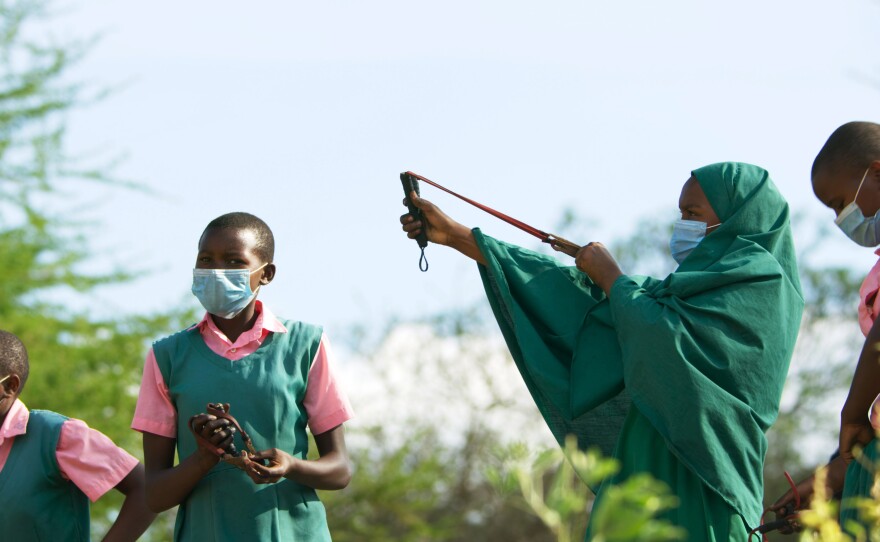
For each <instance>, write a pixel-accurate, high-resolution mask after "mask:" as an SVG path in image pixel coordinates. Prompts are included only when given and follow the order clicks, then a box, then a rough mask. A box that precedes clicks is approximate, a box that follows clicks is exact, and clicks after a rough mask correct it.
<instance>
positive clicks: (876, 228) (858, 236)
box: [834, 166, 880, 247]
mask: <svg viewBox="0 0 880 542" xmlns="http://www.w3.org/2000/svg"><path fill="white" fill-rule="evenodd" d="M869 171H871V168H870V166H869V167H868V169H866V170H865V174H864V175H862V180H861V182H860V183H859V188H858V189H857V190H856V196H855V197H854V198H853V200H852V203H850V204H849V205H847V206H846V207H844V208H843V211H840V214H839V215H837V219H836V220H835V221H834V223H835V224H837V227H839V228H840V229H841V230H843V233H845V234H846V236H847V237H849V238H850V239H852V240H853V241H855V242H856V243H858V244H860V245H862V246H863V247H875V246H877V245H880V211H877V213H875V214H874V216H872V217H870V218H866V217H865V215H864V214H862V209H861V208H860V207H859V206H858V204H856V200H858V199H859V192H861V190H862V185H863V184H865V179H866V178H867V177H868V172H869Z"/></svg>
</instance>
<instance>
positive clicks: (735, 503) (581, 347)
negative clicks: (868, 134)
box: [474, 163, 803, 542]
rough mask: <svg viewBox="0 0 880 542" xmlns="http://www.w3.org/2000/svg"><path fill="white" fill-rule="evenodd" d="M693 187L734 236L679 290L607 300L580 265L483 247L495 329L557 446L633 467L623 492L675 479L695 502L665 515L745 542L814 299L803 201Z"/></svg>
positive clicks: (733, 178) (734, 183)
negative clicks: (634, 479) (642, 477)
mask: <svg viewBox="0 0 880 542" xmlns="http://www.w3.org/2000/svg"><path fill="white" fill-rule="evenodd" d="M693 175H694V177H696V179H697V181H698V182H699V183H700V186H701V187H702V189H703V191H704V192H705V194H706V196H707V198H708V200H709V202H710V203H711V205H712V208H713V209H714V210H715V213H716V214H717V215H718V217H719V218H720V220H721V225H720V226H719V227H718V228H716V229H715V230H714V231H713V232H712V233H710V234H709V235H707V236H706V238H705V239H704V240H703V241H702V242H701V243H700V244H699V245H698V246H697V247H696V248H695V249H694V251H693V252H692V253H691V254H690V255H689V256H688V257H687V258H686V259H685V260H684V261H683V262H682V264H681V265H680V266H679V268H678V269H677V270H676V271H675V272H674V273H672V274H671V275H669V276H668V277H666V278H665V279H663V280H657V279H653V278H648V277H637V276H626V275H624V276H621V277H620V278H618V279H617V280H616V281H615V283H614V285H613V287H612V289H611V292H610V295H609V296H608V297H606V296H605V294H604V292H603V291H602V290H601V289H600V288H599V287H598V286H596V285H595V284H593V283H592V282H591V281H590V279H589V278H588V277H587V276H586V275H585V274H584V273H582V272H580V271H579V270H578V269H576V268H574V267H566V266H563V265H561V264H560V263H559V262H558V261H557V260H556V259H554V258H550V257H547V256H544V255H541V254H538V253H535V252H532V251H529V250H525V249H522V248H518V247H515V246H512V245H508V244H505V243H502V242H499V241H497V240H494V239H492V238H489V237H487V236H485V235H483V234H482V233H481V232H480V231H479V230H474V235H475V237H476V240H477V243H478V245H479V247H480V249H481V251H482V253H483V255H484V257H485V259H486V260H487V265H485V266H482V265H481V266H480V273H481V275H482V279H483V284H484V286H485V290H486V294H487V296H488V297H489V302H490V304H491V306H492V309H493V312H494V314H495V317H496V319H497V321H498V323H499V326H500V327H501V331H502V333H503V335H504V337H505V339H506V342H507V345H508V347H509V348H510V351H511V354H512V356H513V359H514V361H515V362H516V365H517V367H518V368H519V371H520V373H521V374H522V376H523V378H524V380H525V382H526V385H527V387H528V389H529V391H530V392H531V395H532V397H533V398H534V400H535V402H536V403H537V406H538V408H539V410H540V411H541V414H542V415H543V417H544V419H545V420H546V422H547V424H548V425H549V426H550V429H551V430H552V431H553V434H554V435H555V436H556V438H557V440H558V441H559V442H560V443H561V442H562V441H563V440H564V438H565V436H566V435H567V434H574V435H576V436H577V438H578V443H579V445H580V446H581V447H582V448H584V449H586V448H587V447H590V446H599V447H600V448H601V449H602V450H603V452H604V453H605V454H607V455H613V456H614V457H616V458H617V459H619V460H620V462H621V467H622V468H621V472H620V473H619V475H618V476H617V477H615V479H614V480H612V481H617V480H621V479H623V478H626V477H628V476H629V475H631V474H634V473H639V472H648V473H650V474H652V475H653V476H655V477H656V478H658V479H660V480H662V481H664V482H666V483H667V484H668V485H669V486H670V487H671V488H672V490H673V492H674V493H675V494H676V495H677V496H678V497H679V499H680V503H681V504H680V506H679V507H678V508H676V509H675V510H673V511H672V512H669V513H668V514H666V517H667V518H668V519H670V520H671V521H672V522H673V523H674V524H676V525H679V526H681V527H683V528H685V529H686V530H687V531H688V534H689V538H688V539H689V540H693V541H701V542H702V541H728V540H737V541H738V542H741V541H743V540H745V538H746V532H747V527H748V528H751V527H754V526H756V525H757V523H758V522H759V518H760V515H761V510H762V497H763V476H762V468H763V461H764V456H765V452H766V448H767V441H766V438H765V432H766V431H767V429H768V428H769V427H770V425H771V424H772V423H773V422H774V421H775V419H776V416H777V413H778V409H779V400H780V396H781V393H782V386H783V381H784V380H785V375H786V373H787V371H788V365H789V362H790V359H791V354H792V351H793V348H794V343H795V339H796V337H797V332H798V327H799V325H800V320H801V314H802V311H803V297H802V295H801V288H800V281H799V279H798V275H797V266H796V262H795V252H794V246H793V242H792V236H791V229H790V225H789V211H788V205H787V203H786V202H785V200H784V199H783V197H782V196H781V195H780V194H779V192H778V191H777V189H776V187H775V186H774V184H773V182H772V181H771V180H770V177H769V175H768V174H767V172H766V171H764V170H763V169H761V168H759V167H756V166H752V165H748V164H741V163H722V164H714V165H711V166H707V167H704V168H701V169H698V170H695V171H694V172H693ZM594 489H598V491H599V492H598V496H597V502H598V503H599V504H601V501H602V498H603V492H602V490H601V488H594ZM591 534H592V533H591V532H590V531H589V528H588V533H587V539H589V538H590V537H591Z"/></svg>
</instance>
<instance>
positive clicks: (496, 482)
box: [0, 1, 861, 542]
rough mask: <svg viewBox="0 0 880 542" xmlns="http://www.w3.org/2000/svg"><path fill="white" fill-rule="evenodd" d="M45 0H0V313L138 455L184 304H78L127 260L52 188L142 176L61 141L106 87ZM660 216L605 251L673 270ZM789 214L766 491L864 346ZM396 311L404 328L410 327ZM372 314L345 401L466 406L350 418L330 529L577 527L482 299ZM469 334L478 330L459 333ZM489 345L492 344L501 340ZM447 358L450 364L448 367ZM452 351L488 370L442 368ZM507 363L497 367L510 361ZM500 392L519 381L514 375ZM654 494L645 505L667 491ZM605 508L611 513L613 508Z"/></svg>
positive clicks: (109, 505)
mask: <svg viewBox="0 0 880 542" xmlns="http://www.w3.org/2000/svg"><path fill="white" fill-rule="evenodd" d="M47 5H48V4H47V3H46V2H41V1H21V2H15V1H0V70H2V71H0V261H2V262H3V264H2V265H0V328H3V329H6V330H8V331H11V332H13V333H15V334H16V335H18V336H19V337H21V339H22V340H23V341H24V342H25V344H26V345H27V347H28V349H29V351H30V356H31V364H32V373H31V377H30V380H29V381H28V384H27V388H26V390H25V392H24V395H23V399H24V400H25V401H26V403H27V404H28V406H29V407H31V408H45V409H51V410H55V411H58V412H61V413H64V414H66V415H68V416H72V417H76V418H81V419H83V420H86V421H87V422H88V423H89V424H90V425H91V426H92V427H95V428H97V429H99V430H100V431H102V432H104V433H105V434H107V435H108V436H110V437H111V438H112V439H113V440H114V441H115V442H116V443H118V444H119V445H121V446H122V447H124V448H126V449H128V450H129V451H131V452H132V453H134V454H135V455H137V456H141V443H140V435H139V434H137V433H136V432H134V431H132V430H130V429H129V423H130V420H131V415H132V412H133V409H134V404H135V398H136V393H137V386H138V384H139V382H140V375H141V368H142V363H143V357H144V354H145V352H146V349H147V348H148V346H149V343H150V341H151V340H153V339H155V338H158V337H161V336H163V335H165V334H167V333H170V332H172V331H175V330H177V329H180V328H182V327H184V326H185V325H186V324H188V323H190V322H192V321H194V320H195V318H196V317H197V315H196V314H193V313H191V312H189V311H187V310H184V309H182V308H181V309H175V308H171V309H169V310H168V311H167V312H165V313H161V314H147V315H145V314H139V313H138V312H137V307H136V303H132V310H131V312H130V313H128V314H118V315H116V316H114V317H113V318H107V319H95V318H93V317H92V316H91V315H90V314H89V311H88V310H87V308H85V307H86V305H85V304H84V303H81V302H79V301H78V300H81V299H84V298H87V297H88V296H89V294H90V292H93V291H95V289H97V288H100V287H101V286H104V285H107V284H113V283H118V282H122V281H128V280H132V279H133V277H134V276H135V275H136V274H137V273H139V272H141V271H142V269H139V268H136V267H133V266H121V267H120V268H119V269H118V270H115V271H112V272H97V273H95V272H91V271H90V270H89V266H88V262H89V259H90V257H91V256H92V254H90V252H89V243H88V238H89V237H90V236H95V235H100V232H101V229H102V228H105V227H112V225H108V224H93V223H89V222H85V221H83V220H82V219H81V218H80V217H81V216H82V213H81V211H82V209H81V208H77V207H72V206H70V205H69V204H68V203H67V202H68V201H69V196H70V195H71V194H74V193H76V194H82V193H84V192H85V193H87V191H88V189H89V186H90V185H94V184H95V183H100V184H102V185H114V186H116V187H118V190H142V188H141V187H139V186H137V185H132V184H130V183H127V182H125V181H123V180H120V179H116V178H115V177H114V169H113V164H114V159H115V157H101V156H98V157H85V158H84V157H81V156H68V155H67V154H66V153H65V128H66V120H67V117H68V113H69V112H70V111H71V110H73V109H75V108H79V107H94V106H98V107H99V106H100V98H101V96H102V95H103V93H104V89H101V88H97V89H95V88H92V87H89V86H86V85H82V84H80V83H78V82H77V81H76V77H75V66H76V63H77V61H78V60H79V59H81V58H82V57H83V55H86V54H88V51H89V47H90V45H91V42H90V41H88V40H85V41H79V42H64V43H56V42H52V41H51V40H48V39H46V38H45V37H44V36H42V35H40V34H39V33H34V32H31V31H30V30H29V25H31V24H33V23H36V22H39V21H40V20H41V19H42V18H44V17H46V16H47V12H46V8H47ZM389 182H392V183H393V182H394V179H389ZM145 197H149V196H148V194H146V193H145ZM77 201H80V199H77ZM93 203H94V204H95V205H100V203H101V202H93ZM668 218H669V217H662V218H658V219H654V220H648V221H645V222H643V223H642V225H641V227H640V228H639V229H638V233H637V234H636V235H635V236H633V237H631V238H628V239H623V240H620V241H619V242H618V243H616V245H615V246H614V247H613V251H614V253H615V255H617V256H618V258H619V259H620V262H621V265H622V267H623V268H624V269H627V270H631V271H633V272H637V273H644V274H654V275H663V274H665V273H668V272H669V271H671V269H672V268H671V265H672V262H671V259H670V258H669V257H668V255H667V248H666V247H667V240H668V238H669V233H670V223H671V220H669V219H668ZM588 226H589V224H585V223H584V222H583V221H581V220H579V218H578V217H577V215H576V213H574V212H569V213H566V215H565V216H564V217H562V220H561V221H560V224H559V229H558V231H560V233H561V234H563V235H565V236H566V237H571V238H581V237H582V236H581V235H580V234H579V233H578V232H579V231H580V230H581V229H584V228H587V227H588ZM795 226H796V228H797V229H798V232H799V236H800V238H802V239H803V238H808V239H812V240H813V242H810V243H808V244H804V243H802V245H808V246H805V247H804V248H805V249H806V250H804V253H803V257H802V259H801V264H802V278H803V283H804V290H805V293H806V295H807V311H806V313H805V315H804V321H803V326H802V331H801V335H800V339H799V345H798V349H797V352H796V356H795V359H794V361H793V363H792V370H791V375H790V379H789V381H788V384H787V388H786V392H785V399H784V405H783V409H782V411H781V412H780V416H779V420H778V422H777V423H776V424H775V425H774V427H773V429H772V430H771V432H770V434H769V439H770V448H769V450H770V451H769V455H768V457H767V462H766V470H765V479H766V486H767V498H766V501H767V502H772V501H773V500H775V498H776V497H777V496H778V495H780V494H781V493H782V492H783V491H784V490H785V489H786V487H787V486H786V482H785V478H784V476H783V471H784V470H787V471H789V472H791V474H792V475H793V476H794V477H795V478H796V479H798V478H800V477H804V476H805V475H807V474H808V473H809V472H810V471H811V470H812V469H813V468H814V467H815V466H817V464H819V463H821V462H822V461H823V460H824V458H825V457H826V456H827V455H829V454H830V453H831V452H833V449H832V448H833V442H834V435H835V432H836V421H837V412H838V410H839V407H840V402H841V399H842V397H843V393H845V389H846V386H847V384H848V381H849V378H850V376H851V373H852V369H853V367H854V362H855V359H856V358H855V355H856V352H857V350H858V349H859V347H860V345H861V336H860V334H859V333H858V329H857V325H856V320H855V303H856V293H857V287H858V284H859V282H860V278H861V273H857V272H854V271H853V270H851V269H847V268H842V267H841V268H838V267H833V266H832V267H829V266H823V265H821V264H817V263H816V258H815V257H813V256H811V253H812V252H813V251H817V250H820V247H821V246H822V243H823V239H824V237H825V232H824V231H823V230H822V229H821V228H817V227H815V226H814V225H813V224H809V223H806V222H805V221H803V220H797V221H796V225H795ZM71 292H74V293H75V295H71ZM133 301H134V300H133ZM372 325H373V326H374V328H373V329H375V323H373V324H372ZM411 325H417V327H416V328H412V327H407V326H411ZM384 329H386V330H387V331H386V332H384V333H381V334H379V335H378V336H376V334H375V332H371V331H370V330H368V329H352V330H350V332H349V333H348V336H345V337H336V338H335V340H336V341H338V342H340V343H342V344H345V345H347V346H348V352H349V353H350V355H352V356H353V357H356V358H357V359H358V360H360V361H359V363H360V364H361V367H360V369H359V370H360V371H362V372H364V373H370V374H373V375H375V376H376V378H377V379H378V381H379V382H380V385H379V387H377V388H376V389H372V390H370V392H369V393H368V394H367V393H358V391H357V390H352V392H353V393H352V396H353V399H355V398H356V399H358V401H356V402H355V408H356V410H358V411H361V410H365V411H369V406H372V405H368V404H367V403H371V404H372V403H376V404H378V405H380V406H381V405H383V404H389V403H388V402H389V401H393V400H394V398H395V396H396V395H398V394H399V393H400V388H399V387H397V386H396V384H395V383H396V382H397V381H395V378H396V377H398V376H399V373H400V372H401V371H419V370H422V369H423V368H424V367H425V366H426V365H427V366H428V367H429V368H430V367H432V366H433V367H435V368H437V367H443V368H447V369H448V368H450V367H452V369H449V370H446V371H445V372H440V373H437V372H431V373H430V375H429V376H424V378H425V379H426V380H428V379H430V381H431V385H433V386H434V387H439V388H440V389H442V390H445V392H446V393H448V397H447V398H448V403H445V404H442V405H437V409H438V410H446V409H455V408H459V409H461V411H462V412H465V413H467V415H466V416H464V415H460V416H456V419H458V420H459V421H461V423H460V424H459V425H458V426H456V428H455V431H454V437H453V438H450V437H449V432H450V427H449V425H448V423H447V422H445V421H442V420H443V418H442V416H435V415H434V413H433V412H425V411H420V410H419V409H418V407H415V406H413V408H412V410H411V411H409V412H405V413H404V414H406V415H403V416H398V417H396V418H394V419H392V420H389V419H384V418H382V416H381V415H376V416H369V415H368V416H364V418H363V419H358V420H355V421H354V423H352V424H350V425H351V427H350V428H348V434H349V440H350V448H351V453H352V456H353V459H354V462H355V464H356V466H357V467H356V468H357V472H356V476H355V478H354V481H353V482H352V484H351V486H350V487H349V488H348V489H346V490H344V491H341V492H333V493H325V494H323V495H322V498H323V499H324V500H325V502H326V504H327V509H328V514H329V517H330V522H331V530H332V532H333V535H334V539H335V540H339V541H342V542H345V541H372V540H375V541H388V540H396V541H414V542H415V541H435V540H436V541H442V540H468V541H475V540H476V541H479V540H482V541H487V542H488V541H499V542H500V541H505V542H510V541H517V540H529V541H551V540H580V539H581V538H582V536H583V534H582V533H583V529H584V525H585V524H586V520H587V518H588V513H589V509H590V507H591V504H592V498H591V496H590V494H589V492H588V491H587V490H586V489H585V487H584V486H583V485H581V484H580V483H579V482H577V481H576V478H577V477H576V476H573V474H575V471H573V470H571V467H570V466H567V465H569V463H565V462H563V460H562V455H561V454H562V452H561V451H560V450H559V449H558V448H556V447H554V446H553V445H552V440H550V439H549V438H548V436H549V433H547V434H545V435H544V438H542V439H538V440H537V441H535V440H529V441H527V442H525V443H523V442H516V438H513V439H512V438H511V437H510V435H509V432H507V434H505V431H504V426H505V423H506V421H505V420H506V417H507V416H510V412H511V409H512V408H513V407H514V406H515V405H514V404H513V403H514V402H515V401H514V400H513V399H511V397H510V394H509V393H507V394H505V389H507V388H509V386H508V383H506V382H503V381H500V380H499V379H498V378H497V374H495V373H496V372H495V371H493V370H488V369H485V368H487V367H492V366H493V365H492V363H495V362H496V361H492V360H495V359H496V358H497V356H498V352H499V342H498V333H497V329H496V328H495V326H494V322H492V321H491V315H490V314H489V313H488V311H487V310H486V309H485V307H477V308H470V307H469V308H463V309H462V310H461V311H460V312H457V313H454V314H441V315H433V316H430V317H426V318H425V319H424V320H423V321H421V322H415V323H413V322H388V323H387V325H385V326H384ZM413 329H418V330H421V331H418V333H422V334H426V335H425V336H424V337H423V338H422V339H421V340H422V341H423V342H422V344H421V346H420V347H419V355H418V356H413V355H409V357H410V358H412V357H416V358H417V359H416V360H409V361H408V362H407V363H408V364H406V363H403V362H401V363H403V366H404V367H405V368H404V369H401V365H399V364H398V361H400V360H401V358H398V359H397V360H392V361H393V362H391V363H389V356H388V355H387V354H388V351H387V348H388V343H389V340H390V339H391V338H393V337H394V334H395V333H396V332H401V330H403V332H402V333H404V335H407V334H412V333H416V332H413V331H412V330H413ZM481 337H482V338H485V340H474V339H475V338H477V339H479V338H481ZM493 338H494V339H493ZM449 340H451V341H452V342H453V343H454V344H455V345H456V346H455V349H454V351H453V352H451V353H446V354H442V353H441V354H433V353H431V352H432V345H439V344H441V343H442V344H444V345H448V344H449ZM493 340H494V343H493V342H492V341H493ZM432 341H440V342H436V343H435V342H432ZM487 341H488V343H489V344H492V345H493V346H491V347H488V346H487ZM438 351H439V349H438ZM500 351H501V352H502V354H503V347H501V349H500ZM406 357H407V355H406V354H404V355H403V358H406ZM453 359H454V360H457V361H458V363H459V365H453V364H452V361H451V360H453ZM503 361H504V362H506V361H507V360H503ZM462 364H464V365H467V366H468V367H470V368H472V369H473V368H475V367H476V368H484V369H485V370H469V371H467V372H465V371H461V370H458V369H456V368H461V367H462V366H463V365H462ZM506 365H507V367H508V370H510V369H511V367H512V363H507V364H506ZM474 379H477V380H481V381H482V382H481V383H480V386H481V387H480V388H479V389H480V390H481V391H480V392H479V393H480V394H481V396H480V397H476V396H474V394H470V395H469V394H468V393H467V391H468V390H470V389H471V387H472V386H474V385H475V382H473V380H474ZM507 391H508V392H509V389H508V390H507ZM515 391H516V392H517V393H520V392H522V393H523V394H524V393H525V388H524V387H520V388H517V389H516V390H515ZM380 410H381V408H380ZM522 415H523V416H525V418H526V419H529V420H531V422H530V423H533V424H535V425H540V423H541V422H540V419H539V417H538V414H537V411H536V410H535V409H534V408H531V407H528V408H526V411H525V412H524V413H522ZM491 420H495V421H494V422H492V421H491ZM514 436H516V435H514ZM829 443H831V444H830V445H829ZM569 456H577V457H578V458H579V459H578V460H577V461H581V464H582V467H583V462H584V461H587V462H588V463H589V462H591V463H589V464H590V465H591V466H590V467H589V468H582V469H581V472H580V474H581V476H582V477H590V476H597V475H598V474H597V473H602V472H606V471H607V470H608V469H613V464H608V463H603V462H602V461H601V460H600V459H599V458H597V457H595V456H589V455H588V454H587V455H584V454H580V455H578V454H577V453H576V452H574V451H572V450H569ZM585 458H586V459H585ZM577 461H575V462H574V464H575V465H577ZM575 470H577V468H575ZM636 486H638V487H636ZM626 491H629V492H630V493H626V492H624V495H623V496H622V497H621V499H623V500H622V501H621V502H627V501H626V499H635V500H636V501H637V500H638V498H639V495H641V496H645V495H660V496H664V495H665V494H664V490H663V488H657V487H653V486H652V485H651V483H650V481H649V480H647V481H646V480H638V481H636V482H634V485H633V486H632V487H630V488H629V489H628V490H626ZM7 497H8V496H7ZM119 497H120V496H119V495H118V494H116V492H111V494H109V495H108V496H106V497H105V498H103V499H101V500H100V501H99V502H98V503H97V504H96V505H94V506H93V507H92V517H93V530H94V533H95V535H96V537H97V536H100V535H101V534H102V533H103V532H105V531H106V529H107V526H108V525H109V523H110V522H111V521H112V519H113V517H114V514H115V511H116V510H117V509H118V507H119V505H120V498H119ZM665 498H666V497H663V499H661V500H660V501H657V500H654V501H652V502H661V503H665V504H663V506H666V505H671V504H669V501H668V500H664V499H665ZM637 508H638V507H637ZM642 508H644V507H642ZM621 509H625V506H624V505H623V504H621ZM660 509H662V506H661V508H660ZM622 517H624V516H622ZM651 517H652V516H651V514H648V516H646V517H644V518H641V519H642V520H644V521H645V525H646V526H647V527H646V529H648V528H649V527H650V528H651V529H655V528H656V529H659V530H647V531H644V532H643V534H642V535H634V536H631V537H629V538H627V537H626V536H630V535H626V536H624V535H620V536H618V537H616V538H615V535H613V529H611V532H612V535H610V536H609V537H608V538H607V539H608V540H641V539H645V540H648V539H650V540H659V539H665V538H662V537H666V536H669V537H670V538H669V539H673V538H674V536H675V533H674V532H670V531H668V530H664V529H665V527H663V525H662V524H652V523H651V521H652V520H651ZM173 519H174V518H173V511H172V512H169V513H165V514H163V515H162V516H160V518H159V520H157V522H156V524H155V525H154V526H153V527H152V528H151V530H150V531H149V532H148V534H147V535H146V536H145V539H148V540H167V539H170V533H171V526H172V525H173ZM609 521H611V524H613V518H612V519H611V520H609ZM640 521H641V520H640ZM652 525H653V527H652ZM612 527H613V525H612ZM644 533H652V534H650V535H646V534H644ZM658 533H664V534H658ZM640 536H644V538H640Z"/></svg>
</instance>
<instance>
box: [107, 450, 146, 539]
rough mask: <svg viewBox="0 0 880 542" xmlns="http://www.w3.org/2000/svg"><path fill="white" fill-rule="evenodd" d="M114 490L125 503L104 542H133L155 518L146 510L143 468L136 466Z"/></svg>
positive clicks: (139, 465)
mask: <svg viewBox="0 0 880 542" xmlns="http://www.w3.org/2000/svg"><path fill="white" fill-rule="evenodd" d="M116 489H117V490H118V491H119V492H121V493H122V494H123V495H125V501H124V502H123V503H122V508H121V509H120V510H119V515H118V516H117V517H116V521H115V522H113V525H111V526H110V530H109V531H107V535H106V536H105V537H104V542H128V541H132V542H133V541H134V540H137V539H138V538H139V537H140V536H141V535H142V534H144V532H145V531H146V530H147V527H149V526H150V523H152V522H153V519H155V518H156V514H155V513H154V512H152V511H151V510H150V509H149V508H147V502H146V492H145V475H144V466H143V465H141V464H138V465H136V466H135V468H134V469H132V471H131V472H129V473H128V475H127V476H126V477H125V478H123V479H122V480H121V481H120V482H119V484H117V485H116Z"/></svg>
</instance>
